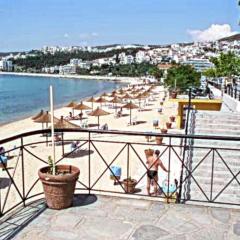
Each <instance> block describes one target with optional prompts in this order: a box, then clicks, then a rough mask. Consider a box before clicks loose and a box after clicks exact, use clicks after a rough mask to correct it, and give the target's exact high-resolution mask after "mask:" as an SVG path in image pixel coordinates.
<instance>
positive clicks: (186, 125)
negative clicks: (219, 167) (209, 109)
mask: <svg viewBox="0 0 240 240" xmlns="http://www.w3.org/2000/svg"><path fill="white" fill-rule="evenodd" d="M191 100H192V89H191V88H190V89H189V93H188V113H187V120H186V124H185V135H186V136H187V135H188V125H189V116H190V108H191ZM186 145H187V137H186V138H185V139H184V145H183V156H182V166H181V175H180V183H179V194H178V202H180V200H181V196H182V184H183V167H184V162H185V155H186Z"/></svg>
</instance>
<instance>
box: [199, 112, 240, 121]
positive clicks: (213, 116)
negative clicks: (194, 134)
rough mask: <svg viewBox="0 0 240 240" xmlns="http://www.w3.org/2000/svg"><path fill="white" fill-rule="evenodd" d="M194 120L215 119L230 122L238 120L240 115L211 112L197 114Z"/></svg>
mask: <svg viewBox="0 0 240 240" xmlns="http://www.w3.org/2000/svg"><path fill="white" fill-rule="evenodd" d="M195 117H196V118H204V119H216V117H217V118H222V119H230V120H240V114H237V113H226V112H224V113H222V112H215V111H211V112H207V111H204V112H200V111H199V112H197V113H196V114H195Z"/></svg>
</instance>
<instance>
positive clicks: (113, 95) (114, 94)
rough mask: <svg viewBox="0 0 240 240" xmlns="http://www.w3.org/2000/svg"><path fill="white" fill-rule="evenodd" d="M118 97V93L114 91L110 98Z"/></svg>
mask: <svg viewBox="0 0 240 240" xmlns="http://www.w3.org/2000/svg"><path fill="white" fill-rule="evenodd" d="M116 96H117V93H116V91H113V92H112V93H111V94H109V97H116Z"/></svg>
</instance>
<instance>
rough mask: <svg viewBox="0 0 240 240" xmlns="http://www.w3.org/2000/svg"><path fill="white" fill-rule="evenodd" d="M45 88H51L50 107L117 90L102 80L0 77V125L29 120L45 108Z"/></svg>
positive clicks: (47, 105)
mask: <svg viewBox="0 0 240 240" xmlns="http://www.w3.org/2000/svg"><path fill="white" fill-rule="evenodd" d="M49 85H53V90H54V107H55V108H56V107H61V106H64V104H66V103H68V102H70V101H72V100H76V101H80V99H83V98H86V97H88V96H92V95H96V94H98V93H102V92H105V91H111V90H112V89H114V88H116V87H119V86H120V85H121V83H114V82H109V81H103V80H84V79H81V80H80V79H63V78H52V77H28V76H14V75H0V124H3V123H8V122H12V121H14V120H17V119H21V118H24V117H29V116H32V115H33V114H36V113H37V112H38V111H39V110H40V109H44V110H47V109H48V107H49Z"/></svg>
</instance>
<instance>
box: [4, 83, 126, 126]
mask: <svg viewBox="0 0 240 240" xmlns="http://www.w3.org/2000/svg"><path fill="white" fill-rule="evenodd" d="M122 84H123V85H124V82H123V83H122ZM125 84H126V83H125ZM114 89H115V88H112V89H111V90H110V91H112V90H114ZM108 91H109V90H108ZM104 92H105V90H102V91H98V92H97V93H96V94H94V95H88V96H86V97H82V98H80V101H85V100H86V99H88V98H90V97H92V96H93V97H94V98H95V97H97V96H99V95H101V94H103V93H104ZM67 103H69V102H66V103H61V104H57V105H56V106H55V108H54V111H59V110H63V109H64V108H66V107H65V105H66V104H67ZM47 108H49V106H48V107H47ZM38 111H40V110H38ZM37 113H38V112H37V110H36V113H33V114H29V115H28V114H26V115H24V116H19V118H17V119H13V120H10V121H8V122H4V123H0V127H3V126H6V125H8V124H12V123H16V122H20V121H24V120H28V119H31V118H32V117H33V115H34V114H35V115H36V114H37Z"/></svg>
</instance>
